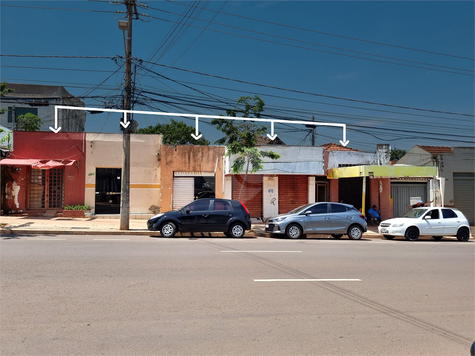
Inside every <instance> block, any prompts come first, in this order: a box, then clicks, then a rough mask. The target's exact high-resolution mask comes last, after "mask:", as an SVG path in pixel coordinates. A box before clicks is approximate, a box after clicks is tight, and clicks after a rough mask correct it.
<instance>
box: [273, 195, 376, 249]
mask: <svg viewBox="0 0 475 356" xmlns="http://www.w3.org/2000/svg"><path fill="white" fill-rule="evenodd" d="M367 230H368V227H367V225H366V221H365V219H364V216H363V215H362V214H361V213H360V212H359V211H358V210H356V209H355V207H353V205H349V204H341V203H328V202H326V203H324V202H321V203H314V204H307V205H302V206H300V207H298V208H296V209H294V210H292V211H289V212H288V213H287V214H281V215H278V216H276V217H272V218H269V219H267V221H266V232H267V233H270V234H273V235H274V234H276V235H279V234H280V235H285V236H286V237H288V238H291V239H298V238H301V237H303V236H304V235H305V234H330V235H331V236H333V237H334V238H336V239H339V238H340V237H342V236H343V235H348V237H349V238H350V239H352V240H358V239H361V237H362V236H363V233H364V232H366V231H367Z"/></svg>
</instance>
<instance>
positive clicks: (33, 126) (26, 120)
mask: <svg viewBox="0 0 475 356" xmlns="http://www.w3.org/2000/svg"><path fill="white" fill-rule="evenodd" d="M41 125H43V121H41V119H40V118H39V117H38V116H37V115H35V114H32V113H31V112H27V113H26V114H24V115H20V116H18V129H19V130H21V131H38V130H39V129H40V128H41Z"/></svg>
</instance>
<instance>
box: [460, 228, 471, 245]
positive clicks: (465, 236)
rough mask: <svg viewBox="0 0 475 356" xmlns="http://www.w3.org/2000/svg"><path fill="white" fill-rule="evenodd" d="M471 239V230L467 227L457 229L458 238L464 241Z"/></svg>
mask: <svg viewBox="0 0 475 356" xmlns="http://www.w3.org/2000/svg"><path fill="white" fill-rule="evenodd" d="M469 239H470V232H469V231H468V229H467V228H466V227H461V228H460V229H459V231H457V240H459V241H462V242H467V241H468V240H469Z"/></svg>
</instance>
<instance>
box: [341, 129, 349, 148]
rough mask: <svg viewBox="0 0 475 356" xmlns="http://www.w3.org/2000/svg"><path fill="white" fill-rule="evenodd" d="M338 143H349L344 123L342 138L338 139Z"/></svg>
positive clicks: (344, 145)
mask: <svg viewBox="0 0 475 356" xmlns="http://www.w3.org/2000/svg"><path fill="white" fill-rule="evenodd" d="M340 143H341V145H342V146H343V147H346V145H347V144H349V143H350V141H347V140H346V125H345V126H343V140H340Z"/></svg>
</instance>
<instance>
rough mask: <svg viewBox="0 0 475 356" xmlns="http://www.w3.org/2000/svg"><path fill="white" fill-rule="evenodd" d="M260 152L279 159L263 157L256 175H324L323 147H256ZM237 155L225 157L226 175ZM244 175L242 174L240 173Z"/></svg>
mask: <svg viewBox="0 0 475 356" xmlns="http://www.w3.org/2000/svg"><path fill="white" fill-rule="evenodd" d="M258 148H259V149H260V150H262V151H273V152H275V153H278V154H279V155H280V158H279V159H276V160H273V159H270V158H267V157H264V161H263V166H264V168H263V169H261V170H259V171H257V172H256V174H310V175H324V172H323V147H312V146H277V145H268V146H258ZM237 157H238V156H237V155H231V157H227V159H228V160H229V162H228V163H227V165H226V166H227V167H226V174H229V173H231V172H230V167H231V166H232V165H233V163H234V161H235V160H236V158H237ZM242 173H244V172H242Z"/></svg>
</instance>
